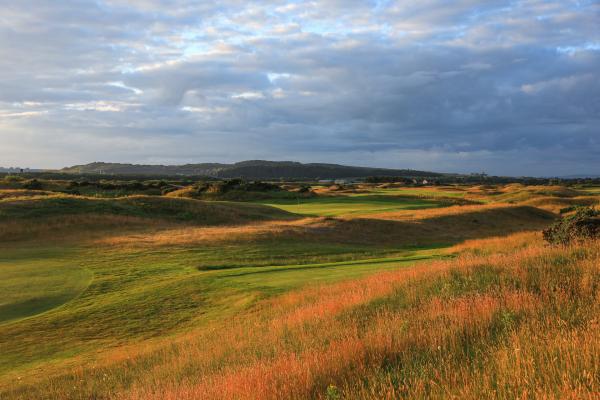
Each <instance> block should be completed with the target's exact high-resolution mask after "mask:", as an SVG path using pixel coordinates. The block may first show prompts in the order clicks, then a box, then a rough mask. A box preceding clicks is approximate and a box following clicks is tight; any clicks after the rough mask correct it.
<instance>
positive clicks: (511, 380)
mask: <svg viewBox="0 0 600 400" xmlns="http://www.w3.org/2000/svg"><path fill="white" fill-rule="evenodd" d="M456 249H461V250H462V251H463V253H462V255H460V256H459V257H458V258H456V259H453V260H447V261H437V262H432V263H428V264H419V265H416V266H414V267H411V268H407V269H399V270H397V271H394V272H387V273H381V274H377V275H372V276H369V277H367V278H363V279H359V280H354V281H347V282H342V283H338V284H334V285H329V286H324V285H323V286H316V287H310V288H307V289H303V290H300V291H296V292H292V293H288V294H285V295H282V296H280V297H277V298H274V299H271V300H267V301H263V302H262V303H260V304H259V306H257V307H255V308H254V309H253V310H252V311H250V312H248V313H245V314H243V315H240V316H239V317H237V318H234V319H233V320H231V321H229V322H226V323H223V324H216V325H214V326H212V328H210V329H204V330H199V331H197V332H192V333H189V334H187V335H185V336H183V337H180V338H179V339H177V340H172V341H171V343H170V344H169V345H168V346H162V347H160V346H158V347H153V348H151V349H150V350H148V349H145V350H144V351H141V350H142V349H139V350H136V349H129V350H120V351H116V352H114V353H113V354H112V356H111V357H107V358H105V359H104V362H103V364H102V365H100V366H98V368H94V369H82V370H80V371H79V372H78V373H77V374H76V375H75V376H74V377H73V380H72V382H75V383H74V387H73V388H72V387H70V386H69V387H67V385H65V383H64V381H61V380H60V379H57V380H53V381H51V383H50V384H49V385H48V386H46V387H47V388H48V390H49V392H48V393H47V395H48V397H49V398H67V397H69V398H91V397H94V396H100V397H101V394H102V393H104V395H106V396H108V397H110V398H117V399H129V400H132V399H136V400H141V399H144V400H146V399H149V400H151V399H283V398H286V399H287V398H289V399H300V398H315V399H325V398H329V399H330V398H347V399H397V398H420V399H425V398H460V399H480V398H501V399H514V398H547V399H558V398H577V399H580V398H581V399H592V398H597V396H598V394H599V393H600V363H599V362H598V360H599V359H600V329H598V328H599V318H598V316H599V315H600V290H599V288H600V243H599V242H588V243H586V244H581V245H577V246H574V247H570V248H550V247H547V246H545V245H544V244H543V242H542V241H541V238H540V235H539V234H533V233H521V234H517V235H513V236H511V237H509V238H490V239H485V240H472V241H469V242H466V243H465V244H463V245H461V246H459V247H457V248H456ZM498 250H499V251H498ZM69 382H71V381H69ZM103 382H104V383H103ZM332 385H333V386H332ZM336 396H340V397H336Z"/></svg>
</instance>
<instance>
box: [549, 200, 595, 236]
mask: <svg viewBox="0 0 600 400" xmlns="http://www.w3.org/2000/svg"><path fill="white" fill-rule="evenodd" d="M543 235H544V240H546V241H547V242H548V243H550V244H553V245H568V244H570V243H573V242H579V241H583V240H586V239H594V238H598V237H600V213H599V212H598V211H597V210H595V209H594V208H592V207H579V208H577V209H576V211H575V213H574V214H572V215H569V216H566V217H563V218H562V219H560V220H559V221H557V222H556V223H554V225H552V226H551V227H549V228H548V229H546V230H544V231H543Z"/></svg>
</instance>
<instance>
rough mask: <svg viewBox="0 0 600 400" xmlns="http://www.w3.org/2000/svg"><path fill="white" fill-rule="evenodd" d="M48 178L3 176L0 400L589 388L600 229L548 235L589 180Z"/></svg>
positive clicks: (553, 392)
mask: <svg viewBox="0 0 600 400" xmlns="http://www.w3.org/2000/svg"><path fill="white" fill-rule="evenodd" d="M43 185H44V186H45V187H43V188H38V189H34V190H31V189H28V190H25V189H21V188H19V187H16V186H15V183H14V182H12V181H11V182H8V181H7V182H5V183H4V186H3V184H2V182H0V240H1V242H0V293H1V294H0V354H1V355H2V356H1V357H0V399H32V398H36V399H38V398H39V399H57V398H58V399H112V398H115V399H243V398H248V399H269V398H272V399H282V398H315V399H342V398H343V399H355V398H362V399H381V398H389V399H394V398H470V399H478V398H489V397H496V398H506V399H509V398H511V399H512V398H544V397H545V398H590V399H591V398H596V397H597V395H598V394H599V393H600V333H599V332H600V329H599V328H600V326H599V325H598V324H599V321H600V320H599V318H600V290H599V288H600V245H599V243H598V242H594V241H590V242H586V243H582V244H578V245H574V246H572V247H568V248H562V247H549V246H547V245H546V244H545V243H544V242H543V240H542V239H541V234H540V231H541V230H542V229H543V228H545V227H547V226H548V225H550V224H551V223H552V222H553V221H554V220H556V219H557V218H559V216H560V213H561V212H562V213H563V214H564V213H568V212H570V211H569V209H567V208H569V207H573V206H577V205H592V206H594V205H598V204H599V203H600V193H598V192H597V191H595V189H594V188H567V187H558V186H547V187H542V186H524V185H497V186H495V187H484V186H464V185H463V186H459V185H455V186H447V187H446V186H442V187H439V186H429V187H389V186H388V187H385V186H384V185H358V186H355V187H349V188H332V189H328V188H325V187H321V188H317V189H316V190H315V194H314V195H312V196H306V197H300V196H298V197H297V198H296V199H293V198H283V197H282V196H273V197H272V198H269V197H268V196H264V195H261V196H257V197H256V198H255V199H249V200H248V201H245V202H233V201H217V200H214V201H205V200H197V199H190V198H183V197H168V196H161V195H159V194H155V189H156V188H155V186H156V185H155V184H154V183H153V184H148V185H146V187H145V188H144V189H143V191H140V190H141V189H140V190H138V191H136V190H135V187H137V186H132V185H131V188H132V189H131V190H129V189H127V190H128V192H127V193H126V194H127V196H125V197H123V196H121V197H119V196H116V195H115V193H116V192H115V190H116V189H114V187H113V186H107V187H108V189H106V191H104V192H102V191H100V190H99V189H98V190H97V191H96V192H94V191H93V190H92V189H90V187H89V186H86V189H85V190H86V192H85V193H79V194H71V193H67V192H66V191H65V190H62V189H64V187H65V185H66V184H64V183H61V182H51V181H50V182H43ZM122 186H123V185H122ZM138 186H139V185H138ZM123 187H126V188H129V187H130V186H123ZM119 190H124V189H119ZM158 192H160V190H159V191H158ZM121 194H122V193H121ZM246 196H247V197H249V195H246Z"/></svg>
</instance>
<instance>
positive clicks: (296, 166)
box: [60, 160, 444, 179]
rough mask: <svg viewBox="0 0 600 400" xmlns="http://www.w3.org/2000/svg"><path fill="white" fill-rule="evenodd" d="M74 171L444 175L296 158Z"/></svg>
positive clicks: (78, 169) (78, 168)
mask: <svg viewBox="0 0 600 400" xmlns="http://www.w3.org/2000/svg"><path fill="white" fill-rule="evenodd" d="M60 172H63V173H73V174H106V175H165V176H174V175H183V176H207V177H214V178H244V179H279V178H288V179H303V178H305V179H341V178H365V177H368V176H407V177H425V176H426V177H436V176H442V175H444V174H441V173H436V172H426V171H415V170H410V169H386V168H367V167H352V166H346V165H338V164H320V163H318V164H302V163H299V162H294V161H263V160H252V161H242V162H238V163H235V164H219V163H203V164H185V165H139V164H119V163H104V162H94V163H91V164H86V165H75V166H73V167H67V168H63V169H62V170H60Z"/></svg>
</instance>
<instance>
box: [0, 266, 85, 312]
mask: <svg viewBox="0 0 600 400" xmlns="http://www.w3.org/2000/svg"><path fill="white" fill-rule="evenodd" d="M91 279H92V273H91V272H90V271H89V270H87V269H83V268H80V267H76V266H65V265H59V264H55V263H52V262H50V263H48V262H44V261H42V260H38V261H29V262H27V263H18V264H11V263H10V262H0V324H2V323H5V322H9V321H14V320H17V319H22V318H26V317H31V316H34V315H37V314H40V313H43V312H45V311H48V310H51V309H53V308H56V307H58V306H60V305H62V304H64V303H66V302H68V301H69V300H71V299H73V298H75V297H77V296H78V295H79V294H80V293H81V292H83V290H85V288H86V287H87V286H88V285H89V283H90V281H91Z"/></svg>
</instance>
